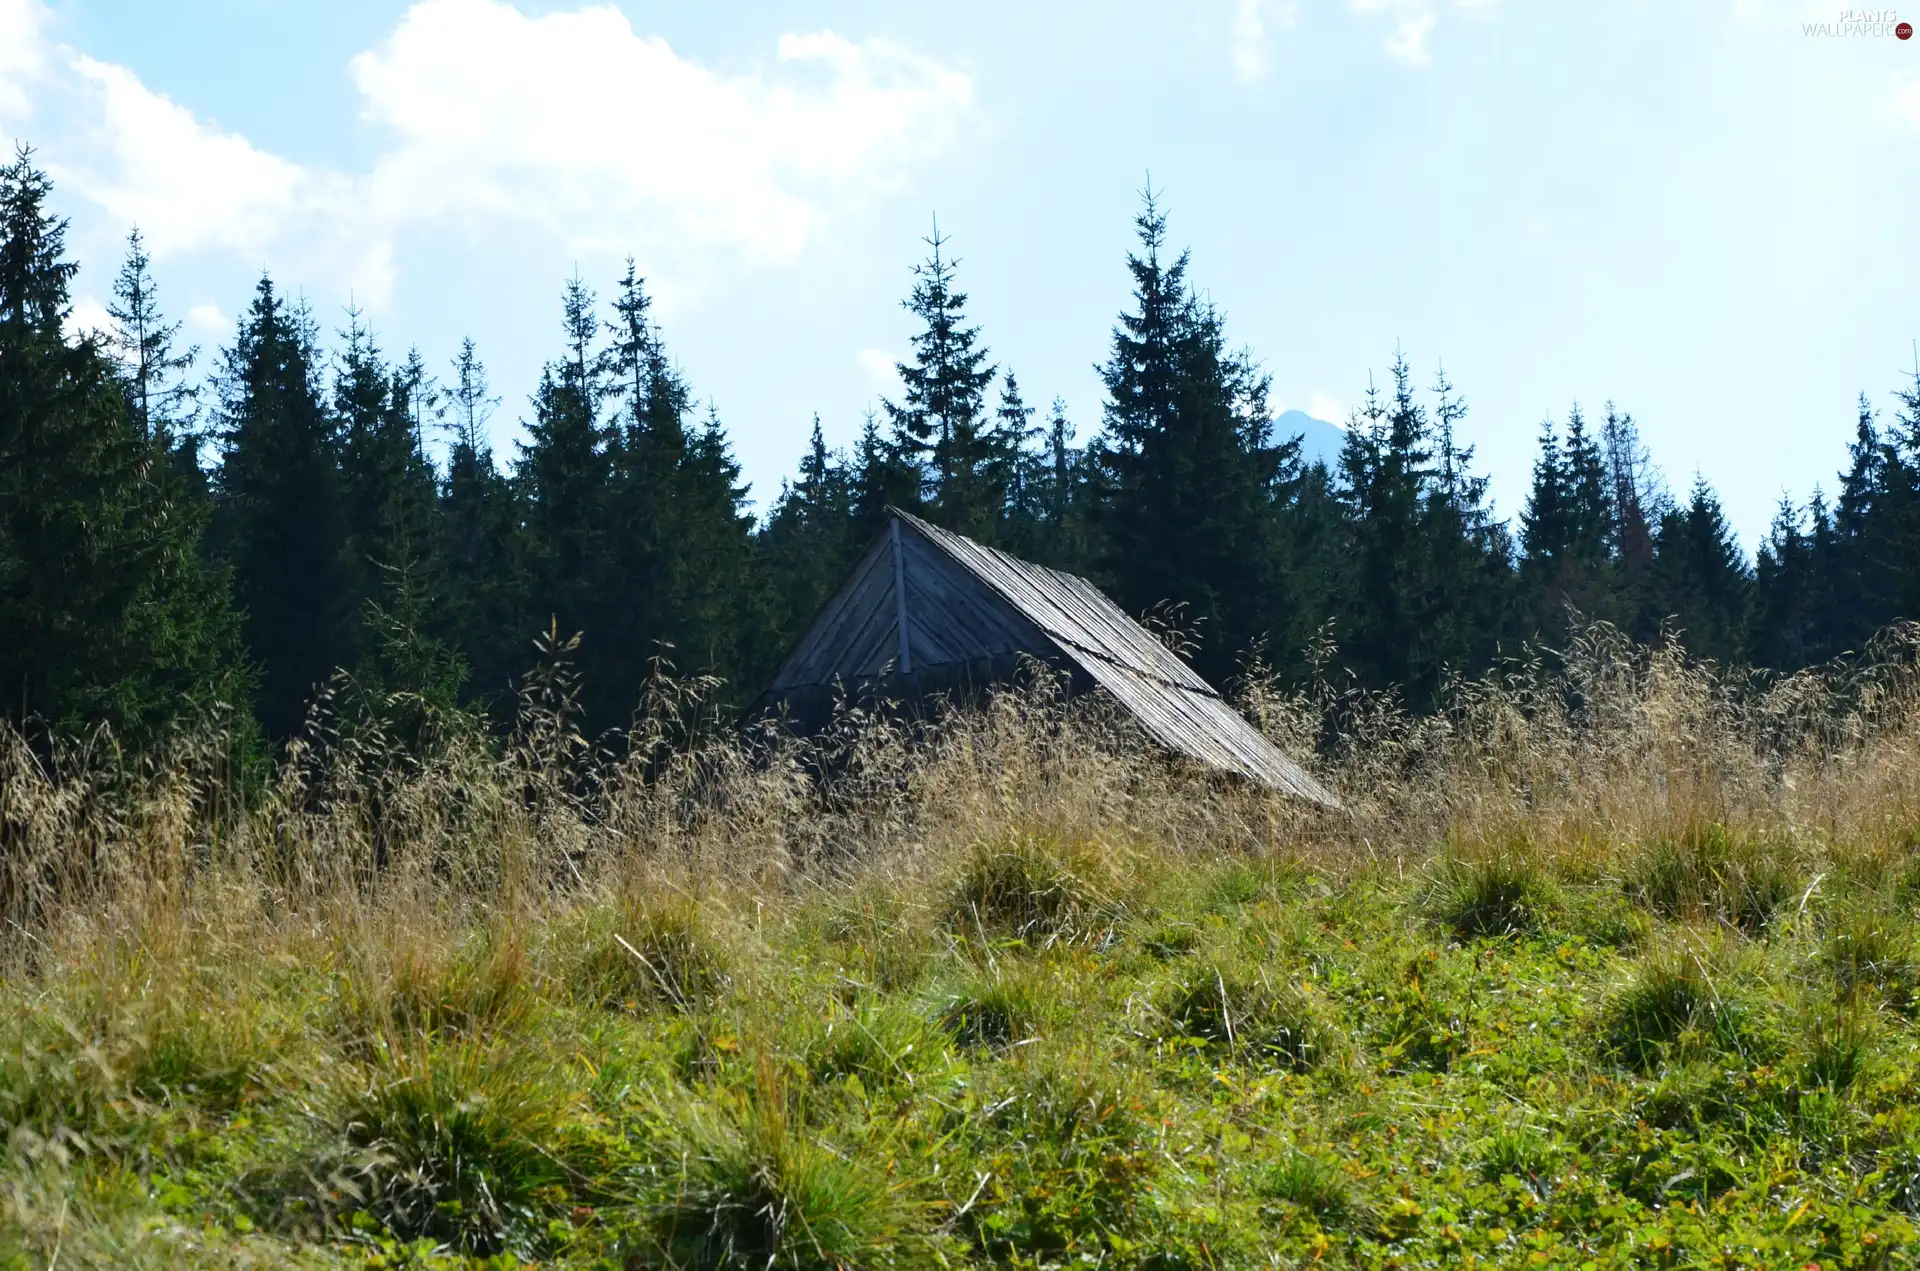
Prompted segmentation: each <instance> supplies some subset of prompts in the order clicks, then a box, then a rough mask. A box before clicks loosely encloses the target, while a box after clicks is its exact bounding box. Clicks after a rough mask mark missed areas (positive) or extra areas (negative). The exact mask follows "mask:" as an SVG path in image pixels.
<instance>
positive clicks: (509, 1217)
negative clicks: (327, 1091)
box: [334, 1044, 575, 1255]
mask: <svg viewBox="0 0 1920 1271" xmlns="http://www.w3.org/2000/svg"><path fill="white" fill-rule="evenodd" d="M574 1112H575V1109H574V1108H572V1106H571V1104H570V1101H569V1099H568V1098H567V1097H566V1096H565V1095H563V1094H561V1093H559V1092H558V1090H557V1089H556V1088H555V1084H554V1080H553V1078H552V1076H551V1075H550V1074H549V1072H548V1071H547V1070H546V1068H545V1065H544V1063H543V1062H541V1061H540V1060H539V1059H538V1058H535V1057H532V1056H528V1055H526V1054H524V1053H514V1052H495V1051H490V1050H486V1049H483V1048H481V1047H478V1046H474V1045H471V1044H457V1045H451V1046H440V1045H422V1046H419V1047H418V1048H416V1049H408V1050H397V1051H390V1052H388V1053H387V1054H386V1055H385V1056H383V1058H382V1061H381V1062H380V1063H379V1064H377V1065H376V1066H375V1067H374V1068H373V1070H372V1071H371V1072H370V1073H368V1074H367V1081H366V1084H365V1085H364V1086H361V1087H358V1088H356V1089H353V1090H351V1091H348V1092H345V1093H343V1094H341V1095H340V1096H338V1105H337V1107H336V1109H335V1113H334V1119H335V1122H336V1124H337V1126H338V1130H339V1133H340V1136H341V1138H342V1140H343V1142H344V1144H345V1145H346V1147H347V1148H348V1149H349V1150H350V1154H349V1156H348V1157H347V1158H346V1159H345V1160H344V1161H343V1162H341V1163H340V1164H339V1166H338V1169H339V1174H338V1177H339V1178H341V1179H342V1181H344V1182H345V1184H346V1185H347V1186H348V1187H349V1188H350V1189H351V1193H352V1194H355V1195H357V1199H358V1202H359V1205H360V1207H362V1208H364V1209H365V1210H366V1211H367V1212H369V1213H371V1214H373V1215H374V1216H375V1217H376V1218H378V1219H379V1220H380V1221H381V1222H382V1223H384V1224H385V1225H386V1227H387V1229H388V1230H389V1231H391V1232H393V1233H394V1234H395V1235H397V1236H400V1237H401V1238H403V1239H412V1238H415V1237H425V1238H428V1239H432V1240H434V1241H438V1242H442V1243H445V1244H448V1245H451V1246H452V1247H454V1248H455V1249H458V1250H460V1251H461V1252H463V1253H470V1254H482V1255H484V1254H491V1253H494V1252H497V1251H500V1250H502V1249H514V1250H515V1251H516V1252H528V1251H530V1250H531V1248H532V1247H533V1246H535V1245H537V1244H538V1242H539V1240H540V1238H541V1233H542V1232H543V1229H544V1223H545V1220H546V1218H547V1217H548V1216H549V1215H550V1214H552V1213H554V1212H556V1211H557V1210H559V1209H560V1208H561V1207H562V1206H564V1204H565V1203H566V1201H567V1186H568V1184H569V1182H570V1181H572V1180H573V1179H574V1174H573V1172H572V1171H571V1170H570V1169H569V1166H568V1165H567V1163H566V1160H565V1157H566V1152H565V1147H564V1137H563V1135H564V1127H565V1126H566V1124H567V1122H568V1118H569V1116H570V1114H572V1113H574Z"/></svg>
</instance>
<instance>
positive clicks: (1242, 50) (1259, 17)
mask: <svg viewBox="0 0 1920 1271" xmlns="http://www.w3.org/2000/svg"><path fill="white" fill-rule="evenodd" d="M1298 16H1299V10H1298V8H1297V7H1296V6H1295V5H1294V4H1293V3H1292V0H1236V2H1235V5H1234V10H1233V73H1234V74H1235V75H1238V76H1239V77H1240V82H1241V83H1243V84H1251V83H1253V82H1255V81H1256V80H1259V79H1261V78H1263V77H1264V76H1265V75H1266V73H1267V68H1268V66H1269V64H1270V60H1271V59H1270V58H1269V57H1268V54H1267V43H1268V24H1269V23H1271V24H1272V25H1273V26H1276V27H1281V28H1286V27H1291V26H1292V25H1293V24H1294V21H1295V20H1296V19H1297V18H1298Z"/></svg>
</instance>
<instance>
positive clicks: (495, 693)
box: [438, 339, 528, 713]
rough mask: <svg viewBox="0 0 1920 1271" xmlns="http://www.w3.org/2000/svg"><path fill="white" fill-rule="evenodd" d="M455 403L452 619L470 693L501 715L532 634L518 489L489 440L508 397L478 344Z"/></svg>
mask: <svg viewBox="0 0 1920 1271" xmlns="http://www.w3.org/2000/svg"><path fill="white" fill-rule="evenodd" d="M447 398H448V408H449V412H450V414H451V419H452V425H453V443H452V445H451V446H450V447H449V448H448V452H447V472H446V478H445V481H444V482H443V483H442V485H441V488H440V513H439V518H438V532H439V551H438V555H439V559H440V561H441V567H442V569H443V570H444V577H445V585H446V614H447V621H448V625H449V627H450V628H451V630H452V631H453V632H454V633H455V644H456V647H457V648H458V650H459V652H460V656H461V658H462V660H463V661H464V662H465V663H466V665H467V666H468V667H470V668H471V677H470V679H469V682H468V683H469V688H470V690H471V691H472V693H473V694H474V695H475V696H476V697H477V699H478V700H479V702H480V703H481V704H482V705H483V706H485V707H487V708H490V709H493V710H494V711H496V713H497V712H499V711H500V710H502V709H503V708H505V707H507V706H508V705H510V704H511V701H512V697H513V689H514V685H515V683H516V681H517V680H518V678H519V676H520V674H521V673H522V672H523V671H525V670H526V663H527V660H528V659H527V655H526V652H525V647H524V646H525V644H526V639H527V635H526V632H527V630H528V628H527V627H526V626H525V623H526V615H525V614H524V613H522V612H521V611H520V610H519V608H518V607H517V596H518V592H519V589H520V587H521V586H522V579H521V574H520V571H521V563H520V541H519V534H518V508H517V506H516V504H515V500H514V489H513V483H512V482H511V481H509V480H508V479H507V477H506V475H505V474H504V473H502V472H501V471H500V467H499V464H498V463H497V462H496V461H495V459H494V454H493V446H492V443H491V442H490V441H489V440H488V435H487V421H488V419H489V418H490V417H491V416H492V414H493V411H494V409H495V408H496V407H498V406H499V404H500V399H499V398H497V397H493V396H491V395H490V390H489V388H488V385H487V371H486V367H485V366H484V365H483V364H482V363H481V361H480V356H479V353H478V352H477V350H476V349H475V348H474V343H473V341H472V340H471V339H466V340H462V341H461V343H460V354H459V356H458V357H456V358H455V359H454V362H453V377H452V380H451V382H450V383H449V384H448V387H447Z"/></svg>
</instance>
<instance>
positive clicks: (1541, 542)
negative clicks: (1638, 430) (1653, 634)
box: [1520, 405, 1625, 644]
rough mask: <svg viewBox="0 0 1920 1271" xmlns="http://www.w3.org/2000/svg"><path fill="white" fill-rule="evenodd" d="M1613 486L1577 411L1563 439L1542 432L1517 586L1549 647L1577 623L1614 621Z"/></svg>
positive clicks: (1617, 614)
mask: <svg viewBox="0 0 1920 1271" xmlns="http://www.w3.org/2000/svg"><path fill="white" fill-rule="evenodd" d="M1614 488H1615V481H1614V477H1613V475H1612V473H1611V472H1610V469H1609V463H1608V460H1607V457H1606V455H1605V453H1604V452H1603V450H1602V447H1601V444H1600V442H1599V441H1598V440H1596V439H1595V438H1593V437H1592V436H1591V435H1590V434H1589V433H1588V432H1587V427H1586V418H1585V416H1584V415H1582V414H1581V412H1580V408H1579V406H1577V405H1576V406H1575V407H1574V408H1573V409H1572V410H1571V411H1570V412H1568V415H1567V432H1566V436H1565V437H1564V438H1560V437H1558V436H1556V434H1555V431H1554V427H1553V423H1552V421H1551V420H1549V421H1548V422H1547V423H1546V424H1544V425H1542V429H1541V435H1540V454H1539V456H1538V458H1536V459H1535V461H1534V469H1533V488H1532V490H1531V491H1530V492H1529V495H1528V499H1527V505H1526V508H1525V509H1524V510H1523V511H1522V513H1521V516H1520V523H1521V538H1520V544H1521V553H1522V554H1521V565H1520V572H1521V579H1522V584H1523V586H1524V587H1525V589H1526V592H1527V595H1528V597H1529V603H1530V606H1531V610H1532V613H1531V619H1532V624H1533V630H1534V632H1535V634H1537V635H1539V636H1542V637H1544V638H1545V639H1547V640H1549V641H1550V642H1552V643H1554V644H1559V643H1560V642H1562V641H1564V640H1565V639H1566V638H1567V636H1568V635H1569V634H1570V630H1569V627H1568V622H1569V620H1570V619H1573V618H1578V619H1585V620H1592V619H1604V620H1607V621H1615V622H1617V621H1620V620H1621V619H1622V618H1623V617H1624V616H1625V615H1623V614H1622V613H1621V611H1620V605H1619V603H1618V589H1617V585H1616V581H1615V576H1614V569H1613V560H1614V557H1613V550H1614V543H1615V541H1616V525H1615V519H1614V498H1615V494H1614Z"/></svg>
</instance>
